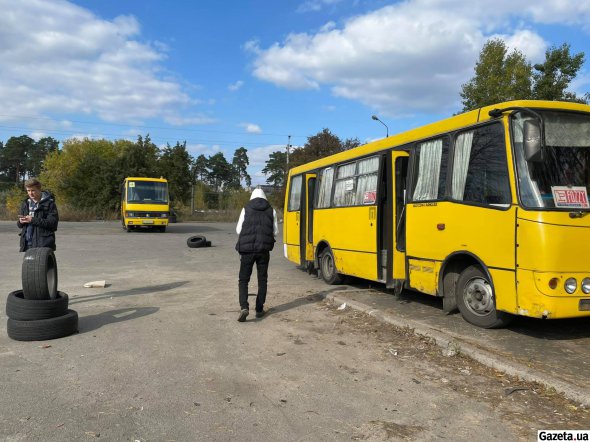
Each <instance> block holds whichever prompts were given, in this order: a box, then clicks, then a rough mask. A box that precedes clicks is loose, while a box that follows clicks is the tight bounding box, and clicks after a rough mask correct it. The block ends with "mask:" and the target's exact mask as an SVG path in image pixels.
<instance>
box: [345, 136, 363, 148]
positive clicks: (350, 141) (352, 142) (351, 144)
mask: <svg viewBox="0 0 590 442" xmlns="http://www.w3.org/2000/svg"><path fill="white" fill-rule="evenodd" d="M360 145H361V140H359V139H358V138H357V137H355V138H347V139H346V140H344V142H343V143H342V150H350V149H354V148H355V147H359V146H360Z"/></svg>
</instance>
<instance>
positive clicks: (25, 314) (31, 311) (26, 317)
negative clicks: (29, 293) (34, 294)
mask: <svg viewBox="0 0 590 442" xmlns="http://www.w3.org/2000/svg"><path fill="white" fill-rule="evenodd" d="M68 301H69V298H68V295H67V294H66V293H64V292H57V297H56V298H55V299H25V298H24V296H23V291H22V290H16V291H14V292H10V293H9V294H8V298H6V316H8V317H9V318H10V319H15V320H17V321H37V320H39V319H49V318H55V317H58V316H63V315H65V314H66V312H67V311H68Z"/></svg>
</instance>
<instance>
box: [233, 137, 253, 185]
mask: <svg viewBox="0 0 590 442" xmlns="http://www.w3.org/2000/svg"><path fill="white" fill-rule="evenodd" d="M249 164H250V160H249V159H248V150H247V149H245V148H244V147H240V148H239V149H236V151H235V152H234V157H233V159H232V167H233V169H234V173H235V174H236V178H237V188H240V187H241V182H242V180H243V181H244V182H245V183H246V186H248V187H250V185H251V184H252V179H251V178H250V175H249V174H248V165H249Z"/></svg>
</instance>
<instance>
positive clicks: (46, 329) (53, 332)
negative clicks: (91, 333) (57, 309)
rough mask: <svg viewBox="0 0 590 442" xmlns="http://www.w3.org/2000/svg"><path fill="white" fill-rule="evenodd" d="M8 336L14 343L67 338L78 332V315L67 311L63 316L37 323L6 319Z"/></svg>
mask: <svg viewBox="0 0 590 442" xmlns="http://www.w3.org/2000/svg"><path fill="white" fill-rule="evenodd" d="M6 330H7V331H8V336H9V337H10V338H12V339H14V340H15V341H45V340H48V339H57V338H63V337H65V336H69V335H71V334H73V333H75V332H77V331H78V313H77V312H76V311H74V310H68V311H67V313H66V314H65V315H62V316H58V317H56V318H49V319H39V320H37V321H17V320H16V319H11V318H9V319H8V323H7V326H6Z"/></svg>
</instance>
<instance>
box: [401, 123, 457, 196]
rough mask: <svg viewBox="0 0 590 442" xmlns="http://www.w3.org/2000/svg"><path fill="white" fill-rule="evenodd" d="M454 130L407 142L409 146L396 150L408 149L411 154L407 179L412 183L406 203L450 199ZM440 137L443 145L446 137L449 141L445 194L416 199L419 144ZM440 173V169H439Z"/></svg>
mask: <svg viewBox="0 0 590 442" xmlns="http://www.w3.org/2000/svg"><path fill="white" fill-rule="evenodd" d="M452 134H453V132H446V133H442V134H438V135H435V136H433V137H428V138H424V139H422V140H418V141H413V142H412V143H410V144H406V145H405V146H407V148H405V149H404V146H400V148H399V149H398V148H396V150H407V152H408V153H409V154H410V159H409V163H408V176H407V180H408V181H409V183H410V185H409V186H407V189H406V204H420V203H432V202H441V201H448V200H449V199H450V195H449V183H450V178H451V177H452V168H451V163H452V159H453V156H452V155H454V152H455V149H454V148H455V143H454V141H455V140H454V138H453V136H452ZM438 139H443V147H444V139H446V141H447V143H448V146H447V147H448V150H447V164H446V169H447V171H446V172H447V177H446V179H445V188H444V191H443V196H442V198H438V197H437V198H435V199H428V200H415V199H414V198H413V196H414V191H415V190H416V184H417V182H418V181H417V180H418V170H417V169H418V167H419V163H418V162H417V161H416V156H417V154H416V152H417V150H418V146H419V145H420V144H423V143H427V142H429V141H432V140H438ZM440 169H441V170H442V159H441V168H440ZM439 173H440V171H439Z"/></svg>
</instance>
